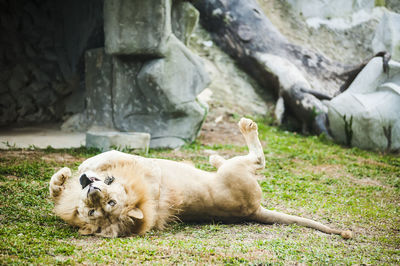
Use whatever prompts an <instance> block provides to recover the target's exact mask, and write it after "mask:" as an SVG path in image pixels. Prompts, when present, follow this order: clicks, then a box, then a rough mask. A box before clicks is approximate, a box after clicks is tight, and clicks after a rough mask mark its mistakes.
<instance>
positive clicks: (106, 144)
mask: <svg viewBox="0 0 400 266" xmlns="http://www.w3.org/2000/svg"><path fill="white" fill-rule="evenodd" d="M149 143H150V134H148V133H139V132H114V131H108V132H107V131H106V132H104V131H102V132H99V131H89V132H87V133H86V147H94V148H98V149H100V150H102V151H108V150H110V149H112V148H113V147H116V148H118V149H141V150H144V151H145V152H147V151H148V150H149Z"/></svg>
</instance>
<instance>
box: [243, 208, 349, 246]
mask: <svg viewBox="0 0 400 266" xmlns="http://www.w3.org/2000/svg"><path fill="white" fill-rule="evenodd" d="M249 218H250V221H255V222H259V223H265V224H297V225H301V226H305V227H309V228H313V229H316V230H319V231H321V232H324V233H327V234H336V235H340V236H341V237H343V238H344V239H349V238H352V236H353V233H352V232H351V231H349V230H338V229H333V228H330V227H328V226H326V225H324V224H322V223H320V222H316V221H313V220H311V219H307V218H303V217H299V216H294V215H289V214H285V213H281V212H277V211H270V210H267V209H264V208H263V207H260V208H259V209H258V210H257V211H256V212H255V213H254V214H252V215H251V216H250V217H249Z"/></svg>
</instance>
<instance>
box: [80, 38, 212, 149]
mask: <svg viewBox="0 0 400 266" xmlns="http://www.w3.org/2000/svg"><path fill="white" fill-rule="evenodd" d="M168 47H169V48H168V49H169V50H168V51H167V52H166V53H165V55H166V57H165V58H161V59H153V60H149V61H143V60H141V59H137V58H134V59H132V58H130V57H127V58H126V57H120V56H110V55H107V54H105V53H104V51H103V50H102V49H95V50H91V51H88V52H87V55H86V59H87V63H86V73H87V74H86V82H87V84H86V86H87V113H88V121H91V123H93V124H94V125H98V126H106V127H109V128H116V129H118V130H120V131H125V132H128V131H136V132H148V133H150V134H151V136H152V144H151V146H152V147H159V148H160V147H170V148H172V147H173V148H176V147H177V145H178V146H180V145H182V144H183V143H184V142H185V141H193V140H194V139H195V137H196V136H197V133H198V131H199V130H200V126H201V124H202V122H203V119H204V117H205V114H206V107H205V106H203V105H202V104H200V103H199V102H197V101H196V97H197V95H198V94H199V93H200V92H201V91H202V90H203V89H204V88H205V87H206V85H207V84H208V82H209V78H208V75H207V73H205V71H204V69H203V67H202V64H201V60H200V59H199V58H198V57H197V56H195V55H193V54H192V53H191V52H190V51H189V50H188V49H187V48H186V47H185V46H184V45H183V44H182V43H181V42H180V41H179V40H178V39H176V37H174V36H173V35H171V38H170V42H169V44H168ZM182 73H185V74H184V75H182ZM153 140H157V141H155V142H154V143H153ZM169 141H172V142H169ZM159 145H162V146H159Z"/></svg>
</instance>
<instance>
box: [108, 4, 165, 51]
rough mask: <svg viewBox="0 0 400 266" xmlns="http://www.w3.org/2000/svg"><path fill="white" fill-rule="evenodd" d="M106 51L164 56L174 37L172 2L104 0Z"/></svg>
mask: <svg viewBox="0 0 400 266" xmlns="http://www.w3.org/2000/svg"><path fill="white" fill-rule="evenodd" d="M104 34H105V48H106V52H107V53H109V54H112V55H141V56H151V57H162V56H164V52H165V51H166V41H167V39H168V38H169V36H170V35H171V0H146V1H143V0H105V1H104Z"/></svg>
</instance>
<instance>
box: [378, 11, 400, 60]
mask: <svg viewBox="0 0 400 266" xmlns="http://www.w3.org/2000/svg"><path fill="white" fill-rule="evenodd" d="M372 49H373V51H374V53H378V52H380V51H387V52H389V53H390V54H391V55H392V59H393V60H396V61H400V14H397V13H394V12H390V11H385V12H384V15H383V16H382V19H381V21H380V23H379V25H378V27H377V29H376V32H375V36H374V39H373V40H372Z"/></svg>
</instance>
